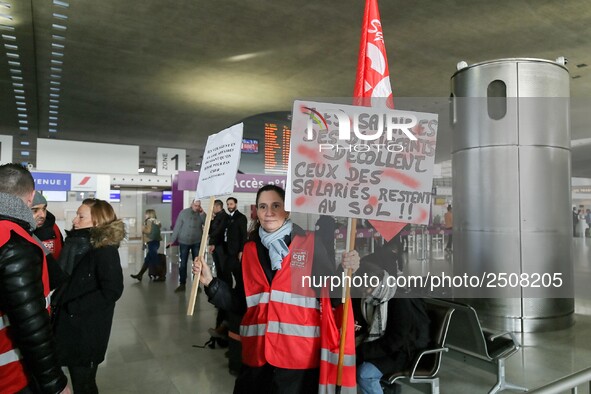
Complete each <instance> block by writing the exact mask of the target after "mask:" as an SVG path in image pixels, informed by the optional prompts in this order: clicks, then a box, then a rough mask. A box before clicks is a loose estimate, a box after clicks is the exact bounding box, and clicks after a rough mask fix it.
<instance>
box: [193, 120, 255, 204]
mask: <svg viewBox="0 0 591 394" xmlns="http://www.w3.org/2000/svg"><path fill="white" fill-rule="evenodd" d="M243 128H244V124H243V123H239V124H237V125H234V126H232V127H229V128H227V129H225V130H222V131H220V132H219V133H217V134H212V135H210V136H209V137H208V138H207V145H206V146H205V153H204V154H203V160H202V162H201V170H200V171H199V182H198V183H197V193H196V194H197V198H204V197H211V196H223V195H225V194H231V193H232V192H233V191H234V179H235V178H236V173H237V172H238V165H239V164H240V148H241V146H242V131H243Z"/></svg>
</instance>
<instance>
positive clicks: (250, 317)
mask: <svg viewBox="0 0 591 394" xmlns="http://www.w3.org/2000/svg"><path fill="white" fill-rule="evenodd" d="M313 255H314V234H313V233H308V234H306V235H305V236H295V237H294V238H293V240H292V241H291V244H290V246H289V254H288V255H287V256H286V257H285V258H284V259H283V262H282V265H281V269H280V270H278V271H277V273H276V274H275V277H274V278H273V282H272V283H271V284H269V282H268V280H267V277H266V275H265V272H264V271H263V267H262V266H261V264H260V262H259V259H258V256H257V248H256V244H255V243H254V242H248V243H247V244H246V245H244V250H243V255H242V261H243V264H242V267H243V268H242V269H243V279H244V291H245V293H246V304H247V310H246V314H245V315H244V317H243V318H242V323H241V325H240V340H241V342H242V361H243V363H244V364H246V365H249V366H251V367H260V366H262V365H264V364H265V363H269V364H271V365H273V366H275V367H278V368H286V369H309V368H317V367H318V366H319V363H320V305H319V302H318V299H317V296H316V293H315V292H314V291H313V290H312V289H310V288H306V287H303V288H302V287H301V286H299V285H298V284H297V283H295V282H298V281H299V280H300V279H301V277H302V276H303V275H311V272H312V265H313ZM292 280H293V281H295V282H294V286H292ZM296 288H297V290H296Z"/></svg>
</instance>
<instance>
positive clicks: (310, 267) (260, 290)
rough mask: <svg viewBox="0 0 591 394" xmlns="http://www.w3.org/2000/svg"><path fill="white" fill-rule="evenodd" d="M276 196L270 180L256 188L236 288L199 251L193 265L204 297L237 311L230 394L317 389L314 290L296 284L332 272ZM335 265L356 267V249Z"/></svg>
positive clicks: (310, 235)
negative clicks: (238, 350) (238, 359)
mask: <svg viewBox="0 0 591 394" xmlns="http://www.w3.org/2000/svg"><path fill="white" fill-rule="evenodd" d="M284 201H285V191H284V190H283V189H281V188H280V187H278V186H275V185H266V186H263V187H262V188H261V189H259V191H258V192H257V196H256V207H257V208H256V209H257V221H256V222H255V224H254V226H253V229H252V231H251V232H250V234H249V242H247V243H246V245H245V246H244V250H243V254H242V270H241V272H239V273H238V275H237V276H236V281H237V284H236V288H234V289H230V287H229V286H228V285H227V284H226V283H224V282H223V281H221V280H219V279H217V278H213V277H212V274H211V271H210V270H209V267H208V266H207V264H204V262H203V259H202V258H201V257H198V258H197V259H195V262H194V263H193V273H194V274H196V275H199V274H201V276H200V282H201V283H203V284H204V285H205V293H206V294H207V296H208V298H209V302H211V303H212V304H214V305H215V306H217V307H219V308H222V309H226V310H230V311H232V312H235V313H239V314H240V315H243V318H242V322H241V325H240V337H241V342H242V362H243V364H244V366H243V369H242V371H241V373H240V375H239V376H238V378H237V380H236V385H235V387H234V393H255V392H257V393H312V392H317V391H318V382H319V369H318V367H319V364H320V336H319V332H320V309H319V301H318V299H317V297H318V296H319V290H320V289H313V288H311V286H308V287H305V286H302V285H301V282H300V279H301V278H302V277H303V276H310V275H311V276H313V277H329V276H331V275H336V274H337V272H336V270H335V264H334V262H333V261H331V260H330V258H329V257H328V255H327V252H326V249H325V248H324V246H322V242H320V241H316V239H315V238H316V237H315V235H314V233H310V232H306V231H304V230H303V229H302V228H300V227H299V226H297V225H295V224H293V223H292V222H291V220H290V219H289V213H288V212H287V211H285V207H284ZM342 266H343V268H345V269H348V268H351V269H353V270H356V269H357V268H358V267H359V255H358V254H357V252H355V251H352V252H347V253H344V254H343V262H342ZM339 301H340V300H339Z"/></svg>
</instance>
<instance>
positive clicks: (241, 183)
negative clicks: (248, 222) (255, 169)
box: [178, 171, 287, 193]
mask: <svg viewBox="0 0 591 394" xmlns="http://www.w3.org/2000/svg"><path fill="white" fill-rule="evenodd" d="M286 179H287V177H286V176H285V175H261V174H237V175H236V179H235V180H234V192H235V193H256V192H257V191H258V190H259V189H260V188H261V187H263V186H265V185H268V184H274V185H277V186H280V187H282V188H284V189H285V182H286ZM198 180H199V173H198V172H193V171H179V175H178V181H179V189H180V190H197V181H198Z"/></svg>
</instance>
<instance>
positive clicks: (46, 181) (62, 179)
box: [31, 172, 71, 192]
mask: <svg viewBox="0 0 591 394" xmlns="http://www.w3.org/2000/svg"><path fill="white" fill-rule="evenodd" d="M31 175H33V178H34V179H35V190H47V191H61V192H67V191H70V190H71V174H58V173H54V172H31Z"/></svg>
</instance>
